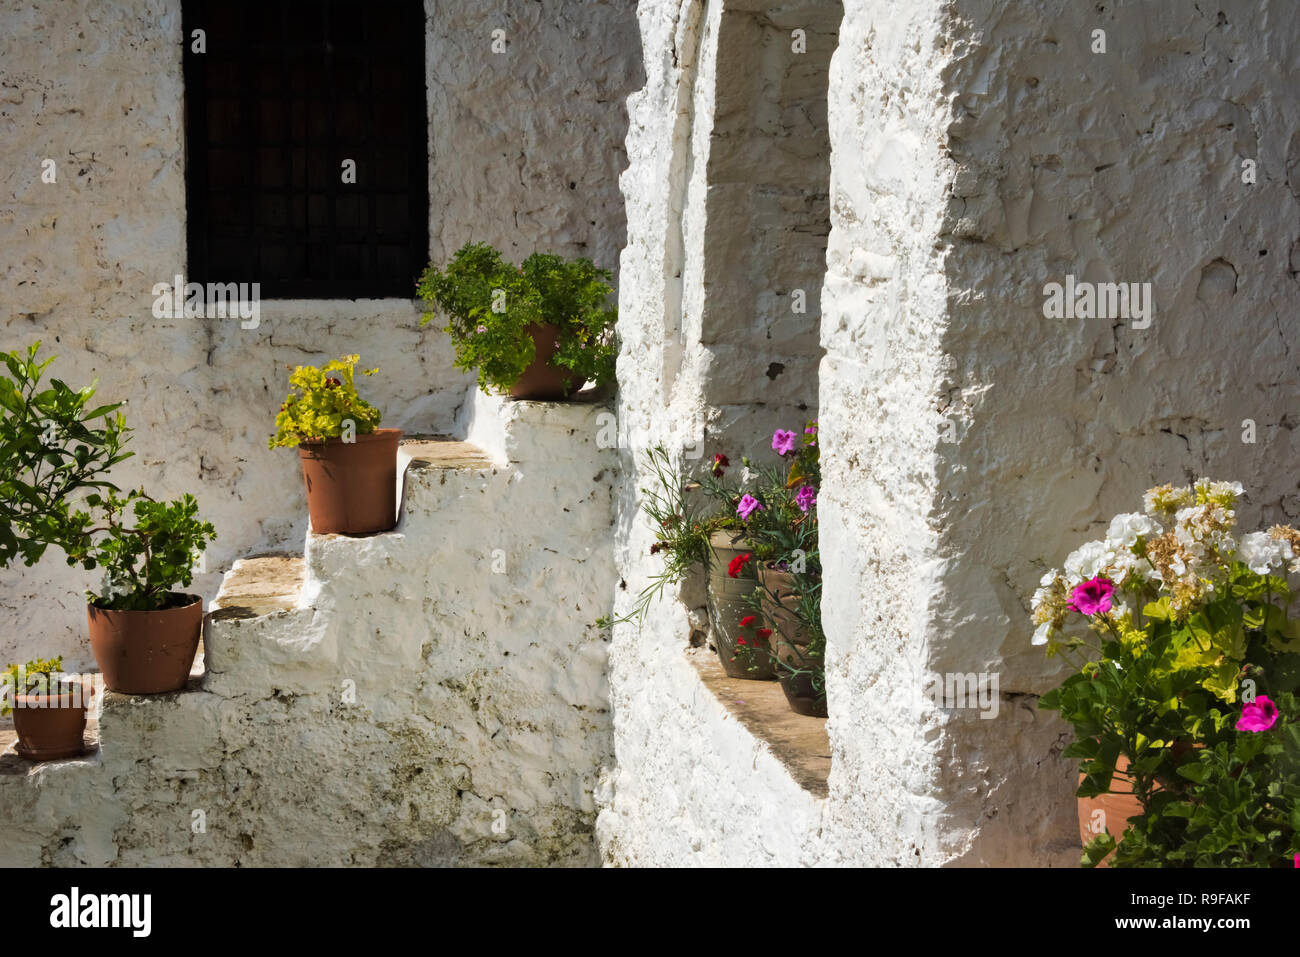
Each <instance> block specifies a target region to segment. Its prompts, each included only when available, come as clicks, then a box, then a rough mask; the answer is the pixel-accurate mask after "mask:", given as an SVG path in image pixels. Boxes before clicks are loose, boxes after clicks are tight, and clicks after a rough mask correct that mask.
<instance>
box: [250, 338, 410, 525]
mask: <svg viewBox="0 0 1300 957" xmlns="http://www.w3.org/2000/svg"><path fill="white" fill-rule="evenodd" d="M360 358H361V357H360V356H355V355H352V356H344V357H343V358H341V359H335V360H334V361H333V362H330V363H329V364H328V365H326V366H325V368H323V369H318V368H316V367H315V366H299V367H298V368H296V369H295V370H294V371H293V374H292V375H291V376H290V377H289V390H290V391H289V395H288V396H287V397H286V398H285V400H284V404H283V405H281V406H280V412H279V414H278V415H277V416H276V418H275V427H276V432H275V435H273V436H271V439H270V441H269V442H268V445H269V446H270V447H271V448H273V449H274V448H277V447H281V446H286V447H287V446H294V445H296V446H297V447H298V458H299V460H300V461H301V463H302V477H303V482H304V484H305V485H306V488H307V511H308V514H309V515H310V516H311V527H312V531H314V532H316V533H317V534H320V535H326V534H343V535H369V534H373V533H375V532H386V531H388V530H389V529H391V528H392V527H393V526H394V525H396V524H397V447H398V444H399V443H400V441H401V438H402V430H401V429H381V428H378V426H379V421H380V418H381V413H380V411H379V410H378V409H377V408H375V407H374V406H373V405H371V404H370V403H369V402H367V401H366V400H365V399H363V398H361V396H360V395H359V394H358V393H357V389H356V385H355V382H354V379H353V370H354V369H355V367H356V364H357V362H358V360H359V359H360ZM377 371H379V370H377V369H371V370H369V371H368V372H364V373H363V375H374V373H375V372H377Z"/></svg>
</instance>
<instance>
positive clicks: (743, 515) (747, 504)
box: [736, 495, 763, 522]
mask: <svg viewBox="0 0 1300 957" xmlns="http://www.w3.org/2000/svg"><path fill="white" fill-rule="evenodd" d="M762 507H763V503H762V502H760V501H759V500H758V499H756V498H754V496H752V495H745V496H743V497H742V498H741V499H740V504H739V505H737V506H736V514H737V515H739V516H740V520H741V521H742V522H748V521H749V516H751V515H753V514H754V513H755V512H757V511H759V510H760V509H761V508H762Z"/></svg>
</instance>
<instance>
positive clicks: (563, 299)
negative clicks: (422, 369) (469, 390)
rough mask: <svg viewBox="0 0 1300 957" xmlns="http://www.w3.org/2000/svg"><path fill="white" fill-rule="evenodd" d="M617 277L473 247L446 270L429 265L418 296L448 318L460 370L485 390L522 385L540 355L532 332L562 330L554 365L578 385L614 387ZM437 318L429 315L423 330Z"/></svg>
mask: <svg viewBox="0 0 1300 957" xmlns="http://www.w3.org/2000/svg"><path fill="white" fill-rule="evenodd" d="M612 278H613V274H612V273H610V272H609V271H608V270H605V269H598V268H597V267H596V266H595V265H594V264H593V263H592V262H591V261H590V260H589V259H574V260H565V259H564V258H562V257H560V256H556V255H553V254H549V253H533V254H532V255H531V256H529V257H528V258H527V259H525V260H524V261H523V263H522V264H521V265H520V266H514V265H511V264H510V263H507V262H506V261H505V260H504V259H503V258H502V257H501V254H500V253H499V252H498V251H497V250H496V249H494V248H492V246H490V245H488V244H487V243H469V244H466V245H465V246H463V247H461V249H459V250H458V251H457V252H456V254H455V255H454V256H453V257H452V259H451V262H449V263H448V264H447V265H446V267H445V268H443V269H438V268H437V267H435V266H434V265H432V264H430V265H429V267H428V268H427V269H426V270H425V271H424V274H423V275H422V276H421V277H420V281H419V283H418V284H417V286H416V291H417V293H418V294H419V296H420V297H421V298H422V299H424V300H425V301H426V302H428V303H431V304H436V305H437V307H438V308H439V309H441V310H442V311H443V313H445V314H446V316H447V319H448V322H447V326H446V327H445V331H446V332H447V333H448V334H449V335H450V336H451V338H452V341H453V343H454V344H455V347H456V360H455V361H456V367H457V368H459V369H465V370H469V369H477V370H478V383H479V386H480V387H481V388H483V389H484V390H485V391H486V390H498V391H507V390H509V389H510V387H511V386H513V385H514V384H515V383H516V382H517V381H518V380H519V377H520V376H521V375H523V373H524V370H525V369H527V368H528V366H529V364H531V363H532V361H533V359H534V358H535V357H536V354H537V348H536V343H535V341H534V339H533V336H532V334H531V333H530V332H529V327H530V326H536V325H545V324H550V325H555V326H557V327H559V330H560V334H559V344H558V348H557V350H556V353H555V356H554V357H553V358H552V359H551V362H552V363H553V364H554V365H556V366H559V367H560V368H564V369H568V370H570V371H571V372H572V373H573V378H574V379H575V380H577V381H579V382H588V381H590V382H594V383H596V384H597V385H603V384H604V383H606V382H611V381H613V378H614V360H615V357H616V355H617V350H616V347H615V341H614V323H615V321H616V319H617V316H618V311H617V309H615V308H614V307H612V306H609V305H608V304H607V303H608V300H609V296H610V293H612V292H613V291H614V290H613V286H611V285H610V280H611V279H612ZM433 318H434V313H433V312H430V313H427V314H426V315H425V316H424V318H423V319H422V320H421V323H420V324H421V325H425V324H427V323H429V322H430V321H432V319H433Z"/></svg>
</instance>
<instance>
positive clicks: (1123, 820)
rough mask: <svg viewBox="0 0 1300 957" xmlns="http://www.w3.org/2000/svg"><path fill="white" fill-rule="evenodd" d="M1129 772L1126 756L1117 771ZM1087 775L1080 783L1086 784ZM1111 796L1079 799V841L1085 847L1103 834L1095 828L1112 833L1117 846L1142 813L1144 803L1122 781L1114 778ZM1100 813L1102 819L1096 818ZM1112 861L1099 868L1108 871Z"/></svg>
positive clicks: (1116, 763) (1104, 795) (1081, 775)
mask: <svg viewBox="0 0 1300 957" xmlns="http://www.w3.org/2000/svg"><path fill="white" fill-rule="evenodd" d="M1127 769H1128V761H1127V760H1126V759H1125V758H1124V756H1123V755H1121V756H1120V757H1119V760H1117V761H1116V762H1115V770H1116V771H1125V770H1127ZM1084 777H1085V775H1083V774H1080V775H1079V783H1080V784H1082V783H1083V779H1084ZM1110 787H1111V790H1112V791H1113V792H1114V793H1112V794H1099V795H1097V796H1096V797H1090V798H1079V799H1078V800H1079V839H1080V841H1082V842H1083V844H1087V843H1088V842H1089V841H1091V840H1092V839H1093V838H1094V837H1096V836H1097V835H1098V834H1100V833H1101V831H1100V830H1096V831H1094V830H1093V828H1094V827H1096V828H1101V827H1102V826H1103V825H1104V826H1105V829H1106V830H1107V831H1109V832H1110V836H1111V837H1113V838H1115V843H1116V844H1118V843H1119V841H1120V838H1121V837H1122V836H1123V835H1124V829H1125V828H1126V827H1128V819H1129V818H1131V817H1136V816H1137V815H1139V814H1141V813H1142V803H1141V802H1140V801H1138V799H1137V795H1135V794H1134V793H1133V792H1132V790H1131V789H1130V788H1129V787H1128V785H1127V784H1126V783H1125V781H1124V780H1123V779H1122V778H1119V777H1115V778H1112V779H1111V782H1110ZM1098 811H1100V812H1101V815H1100V816H1097V817H1094V815H1095V814H1096V813H1097V812H1098ZM1109 864H1110V858H1109V856H1107V859H1106V860H1104V861H1102V862H1101V863H1100V864H1098V865H1097V866H1098V867H1108V866H1109Z"/></svg>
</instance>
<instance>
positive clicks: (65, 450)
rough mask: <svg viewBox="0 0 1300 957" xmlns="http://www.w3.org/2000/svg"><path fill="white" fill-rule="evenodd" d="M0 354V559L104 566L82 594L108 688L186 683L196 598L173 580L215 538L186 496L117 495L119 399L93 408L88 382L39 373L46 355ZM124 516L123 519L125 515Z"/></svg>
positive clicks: (145, 690)
mask: <svg viewBox="0 0 1300 957" xmlns="http://www.w3.org/2000/svg"><path fill="white" fill-rule="evenodd" d="M39 350H40V343H39V342H37V343H36V344H35V345H33V346H31V347H30V348H29V349H28V350H27V352H26V354H23V353H19V352H9V353H3V354H0V357H2V358H3V361H4V364H5V367H6V372H7V374H0V408H2V409H3V413H2V414H0V493H2V494H0V499H2V500H3V505H0V563H3V564H7V563H8V562H9V561H10V560H11V559H12V558H14V557H15V556H18V555H21V556H22V558H23V560H24V562H26V564H28V565H31V564H33V563H35V562H36V561H37V560H38V559H39V558H40V557H41V556H42V554H43V553H44V552H45V550H46V548H47V547H48V546H50V545H58V546H59V547H60V548H61V549H62V550H63V552H64V554H65V556H66V557H67V561H68V564H69V565H80V566H81V567H82V568H84V569H86V570H88V571H89V570H93V569H96V568H102V569H103V579H102V582H101V586H100V588H99V590H98V591H89V592H87V598H88V600H89V604H88V608H87V615H88V619H89V625H90V644H91V650H92V651H93V652H94V654H95V660H96V661H97V662H98V663H99V667H100V670H101V671H102V672H103V673H104V682H105V684H106V685H107V686H108V688H109V689H111V690H113V691H122V692H127V693H134V694H154V693H160V692H165V691H176V690H179V689H180V688H182V687H184V685H185V682H186V679H187V678H188V676H189V671H190V667H191V666H192V665H193V662H194V655H195V652H196V651H197V649H198V643H199V633H200V629H201V626H202V620H203V605H202V601H201V600H200V599H199V598H197V597H196V596H193V595H185V594H182V593H179V592H176V591H173V588H175V587H176V586H178V585H179V586H181V587H185V586H188V585H189V584H190V582H191V581H192V580H193V573H194V565H195V563H196V562H197V560H198V556H199V554H200V553H201V552H202V551H203V549H204V548H205V547H206V545H207V543H208V542H209V541H211V540H212V539H213V538H215V537H216V532H215V530H214V529H213V527H212V525H211V524H209V523H208V522H204V521H202V520H200V519H199V518H198V517H197V512H198V505H197V503H196V502H195V501H194V497H193V496H191V495H186V496H184V497H183V498H181V499H178V500H176V501H172V502H159V501H156V500H154V499H153V498H152V497H150V496H149V495H147V494H146V493H145V492H144V491H143V490H139V491H132V492H130V493H128V494H126V495H122V494H120V492H119V489H118V488H117V486H115V485H113V483H111V482H109V481H108V480H107V478H106V477H105V474H106V473H107V471H108V469H109V468H110V467H111V466H113V465H115V464H117V463H118V462H121V461H122V460H124V459H126V458H128V457H129V456H130V455H131V453H129V452H125V451H123V446H124V444H125V441H126V438H127V435H128V433H129V431H130V430H129V429H127V427H126V423H125V421H124V418H123V416H122V414H121V413H120V412H119V411H118V408H119V405H120V404H113V405H103V406H99V407H92V406H91V404H90V399H91V397H92V396H93V395H94V387H93V386H89V387H86V388H83V389H80V390H73V389H70V388H69V387H68V386H67V385H65V384H64V383H63V382H61V381H60V380H58V379H50V380H49V383H48V385H46V384H43V383H42V382H41V379H42V377H43V375H44V372H45V369H46V368H47V367H48V366H49V364H50V362H51V361H52V360H45V361H44V362H42V361H39V360H38V359H37V355H38V353H39ZM128 516H130V517H129V518H128Z"/></svg>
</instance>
